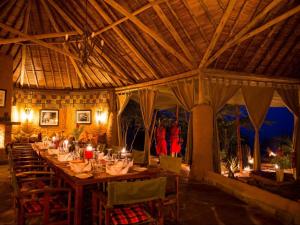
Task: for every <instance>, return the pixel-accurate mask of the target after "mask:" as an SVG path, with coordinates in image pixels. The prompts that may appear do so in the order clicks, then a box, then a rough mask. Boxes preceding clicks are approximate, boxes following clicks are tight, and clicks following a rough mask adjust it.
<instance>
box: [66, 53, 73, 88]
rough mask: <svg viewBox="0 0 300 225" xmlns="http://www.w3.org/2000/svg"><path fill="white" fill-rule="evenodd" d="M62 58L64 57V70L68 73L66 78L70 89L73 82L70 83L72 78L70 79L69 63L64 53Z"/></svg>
mask: <svg viewBox="0 0 300 225" xmlns="http://www.w3.org/2000/svg"><path fill="white" fill-rule="evenodd" d="M64 59H65V64H66V71H67V75H68V79H69V84H70V87H71V89H73V83H72V80H71V75H70V70H69V64H68V60H67V57H66V56H65V55H64Z"/></svg>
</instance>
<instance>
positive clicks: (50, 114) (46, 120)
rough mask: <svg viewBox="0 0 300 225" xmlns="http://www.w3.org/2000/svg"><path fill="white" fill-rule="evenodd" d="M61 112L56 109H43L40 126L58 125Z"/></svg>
mask: <svg viewBox="0 0 300 225" xmlns="http://www.w3.org/2000/svg"><path fill="white" fill-rule="evenodd" d="M58 116H59V113H58V110H56V109H41V111H40V126H58V121H59V117H58Z"/></svg>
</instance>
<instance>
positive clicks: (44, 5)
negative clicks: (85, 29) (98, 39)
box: [41, 0, 86, 88]
mask: <svg viewBox="0 0 300 225" xmlns="http://www.w3.org/2000/svg"><path fill="white" fill-rule="evenodd" d="M41 2H42V5H43V7H44V9H45V11H46V14H47V15H48V18H49V20H50V23H51V25H52V26H53V28H54V30H55V31H56V32H59V30H60V29H59V27H58V24H57V23H56V21H55V19H54V17H53V15H52V12H51V11H50V9H49V7H48V5H47V4H46V2H45V0H41ZM74 29H75V27H74ZM77 29H79V28H78V27H77V26H76V29H75V30H76V31H77V32H78V33H80V32H79V30H77ZM63 48H64V49H65V51H66V52H68V53H69V54H70V51H69V49H68V47H67V46H66V45H65V44H63ZM69 59H70V62H71V64H72V65H73V67H74V69H75V71H76V73H77V76H78V77H79V80H80V82H81V84H82V86H83V87H84V88H86V83H85V81H84V79H83V75H82V73H81V71H80V69H79V68H78V65H77V64H76V62H75V60H74V59H73V57H70V56H69Z"/></svg>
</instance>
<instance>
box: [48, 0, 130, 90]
mask: <svg viewBox="0 0 300 225" xmlns="http://www.w3.org/2000/svg"><path fill="white" fill-rule="evenodd" d="M42 2H44V0H42ZM48 2H49V3H50V4H51V5H52V6H53V7H54V8H55V10H57V12H58V13H59V14H60V15H61V16H62V17H63V18H64V19H65V20H66V21H67V22H68V23H69V24H70V25H71V26H72V27H73V28H74V29H75V30H76V31H77V32H78V33H79V34H80V35H82V34H83V31H82V30H81V28H80V27H78V26H77V25H76V23H74V22H73V20H72V19H71V18H70V17H69V16H68V15H67V14H66V13H65V12H64V11H63V10H62V9H61V8H60V7H59V6H58V5H57V4H56V3H55V2H54V1H53V0H48ZM44 6H46V7H47V8H48V6H47V5H46V4H45V2H44ZM48 11H49V12H50V10H49V8H48ZM48 14H49V13H48ZM50 15H52V14H51V12H50ZM53 21H54V20H53ZM54 22H55V21H54ZM95 48H96V46H95ZM70 60H71V63H72V65H73V66H74V67H75V66H76V67H77V68H75V71H76V72H77V71H78V72H81V71H80V69H79V68H78V65H77V64H76V63H75V61H74V60H73V59H71V58H70ZM72 61H74V63H73V62H72ZM122 75H123V74H122ZM78 76H79V79H80V81H81V82H82V81H84V80H83V79H82V74H81V75H78ZM116 76H117V75H115V77H116ZM119 79H120V78H119ZM124 79H126V78H125V77H124V78H122V79H121V80H124ZM129 83H131V82H129ZM84 86H85V85H84Z"/></svg>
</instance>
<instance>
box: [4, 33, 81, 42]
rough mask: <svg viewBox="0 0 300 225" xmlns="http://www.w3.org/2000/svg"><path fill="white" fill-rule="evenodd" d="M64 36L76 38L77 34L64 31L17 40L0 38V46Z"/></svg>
mask: <svg viewBox="0 0 300 225" xmlns="http://www.w3.org/2000/svg"><path fill="white" fill-rule="evenodd" d="M66 35H69V36H76V35H78V32H76V31H66V32H57V33H48V34H36V35H31V36H30V37H27V38H26V37H17V38H9V39H1V38H0V45H7V44H15V43H19V42H23V41H31V40H39V39H47V38H58V37H65V36H66Z"/></svg>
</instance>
